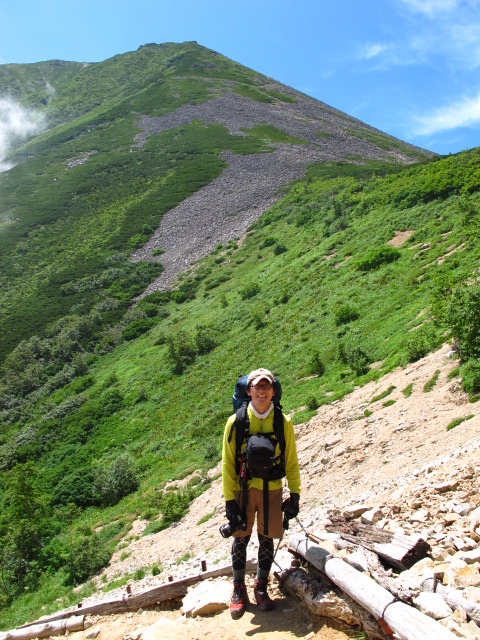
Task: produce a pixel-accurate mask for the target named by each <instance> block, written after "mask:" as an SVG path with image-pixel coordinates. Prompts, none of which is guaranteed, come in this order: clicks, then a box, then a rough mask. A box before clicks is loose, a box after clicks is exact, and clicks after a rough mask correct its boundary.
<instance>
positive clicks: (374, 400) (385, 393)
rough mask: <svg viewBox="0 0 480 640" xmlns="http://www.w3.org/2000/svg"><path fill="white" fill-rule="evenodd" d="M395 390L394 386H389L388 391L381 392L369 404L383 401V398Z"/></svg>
mask: <svg viewBox="0 0 480 640" xmlns="http://www.w3.org/2000/svg"><path fill="white" fill-rule="evenodd" d="M395 389H396V387H395V385H390V386H389V387H388V389H385V391H382V392H381V393H379V394H378V395H376V396H374V397H373V398H372V399H371V400H370V404H373V403H374V402H378V401H379V400H383V398H386V397H387V396H389V395H390V394H391V393H392V391H394V390H395Z"/></svg>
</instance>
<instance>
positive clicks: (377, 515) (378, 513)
mask: <svg viewBox="0 0 480 640" xmlns="http://www.w3.org/2000/svg"><path fill="white" fill-rule="evenodd" d="M382 518H383V512H382V510H381V509H378V508H377V509H369V510H368V511H365V512H364V513H362V517H361V521H362V522H363V524H376V523H377V522H378V521H379V520H381V519H382Z"/></svg>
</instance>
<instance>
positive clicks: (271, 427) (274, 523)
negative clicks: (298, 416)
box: [221, 369, 300, 619]
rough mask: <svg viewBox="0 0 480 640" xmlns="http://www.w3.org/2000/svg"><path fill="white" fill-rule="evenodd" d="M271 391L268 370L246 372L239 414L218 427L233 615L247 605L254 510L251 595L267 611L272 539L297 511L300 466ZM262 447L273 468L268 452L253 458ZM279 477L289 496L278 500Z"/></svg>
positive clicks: (279, 535)
mask: <svg viewBox="0 0 480 640" xmlns="http://www.w3.org/2000/svg"><path fill="white" fill-rule="evenodd" d="M276 391H277V395H278V396H280V395H281V388H280V386H279V383H278V381H277V380H276V379H275V378H274V376H273V374H272V373H271V372H270V371H268V369H256V370H255V371H252V372H251V373H250V375H249V376H248V378H247V380H246V394H247V396H248V397H246V399H245V403H244V404H243V405H242V407H243V418H242V417H239V415H240V416H242V414H241V412H242V409H239V410H238V411H237V412H236V413H235V414H233V415H232V416H230V418H229V419H228V421H227V424H226V427H225V432H224V438H223V450H222V488H223V496H224V499H225V503H226V506H225V511H226V516H227V520H228V524H227V525H224V526H223V527H221V533H222V535H223V536H224V537H227V536H229V535H233V536H234V538H233V544H232V569H233V594H232V598H231V602H230V613H231V615H232V618H234V619H237V618H240V617H241V616H242V615H243V614H244V612H245V609H246V607H247V605H248V604H249V598H248V594H247V590H246V586H245V567H246V561H247V545H248V543H249V541H250V536H251V534H252V528H253V524H254V521H255V515H256V517H257V533H258V540H259V548H258V565H257V576H256V579H255V583H254V589H253V594H254V597H255V601H256V603H257V606H258V608H259V609H260V610H261V611H268V610H270V609H272V608H273V601H272V600H271V598H270V596H269V594H268V591H267V586H268V577H269V574H270V569H271V567H272V564H273V560H274V542H273V539H274V538H282V537H283V530H284V523H283V521H284V517H285V519H286V520H285V522H286V528H288V520H289V519H291V518H295V517H296V516H297V515H298V511H299V500H300V470H299V465H298V458H297V449H296V445H295V434H294V431H293V424H292V422H291V420H290V419H288V418H287V417H285V416H284V415H283V413H282V411H281V408H280V406H279V402H275V403H274V399H275V393H276ZM278 401H279V398H278ZM275 405H277V406H275ZM242 419H243V421H244V422H245V424H246V425H247V429H246V431H245V433H244V432H243V431H242V429H244V425H242V424H241V423H240V421H241V420H242ZM237 436H238V438H237ZM242 438H243V439H242ZM239 439H240V442H239ZM265 446H266V447H267V448H268V447H270V450H269V451H270V453H272V452H273V455H274V464H273V468H272V458H271V457H269V460H270V462H269V463H268V464H265V456H264V457H263V458H262V459H261V460H260V462H259V461H258V460H257V458H255V448H257V450H258V447H259V448H260V449H261V450H262V451H263V449H264V447H265ZM238 449H240V451H239V450H238ZM282 449H283V451H282ZM260 458H261V455H260ZM245 461H246V465H245V464H244V463H245ZM245 466H246V470H245ZM266 467H268V468H267V469H266ZM265 469H266V470H265ZM262 476H263V478H262ZM266 476H267V480H265V477H266ZM283 477H286V479H287V483H288V489H289V491H290V496H289V497H288V498H286V499H285V500H283V502H282V478H283ZM268 478H273V479H268ZM222 529H224V531H222Z"/></svg>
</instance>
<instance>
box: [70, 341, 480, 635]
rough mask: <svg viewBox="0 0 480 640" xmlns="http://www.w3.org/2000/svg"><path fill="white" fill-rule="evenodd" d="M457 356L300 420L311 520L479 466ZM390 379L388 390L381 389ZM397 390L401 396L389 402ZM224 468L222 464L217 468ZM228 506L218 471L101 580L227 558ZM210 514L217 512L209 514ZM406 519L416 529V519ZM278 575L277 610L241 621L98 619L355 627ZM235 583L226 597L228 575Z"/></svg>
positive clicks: (392, 498) (382, 501) (306, 513)
mask: <svg viewBox="0 0 480 640" xmlns="http://www.w3.org/2000/svg"><path fill="white" fill-rule="evenodd" d="M457 365H458V360H456V359H455V354H453V353H452V351H451V348H450V347H449V346H448V345H445V346H444V347H443V348H442V349H440V350H439V351H437V352H436V353H433V354H430V355H429V356H427V357H426V358H424V359H423V360H421V361H419V362H417V363H414V364H411V365H409V366H407V367H406V368H405V369H401V368H399V369H397V370H395V371H394V372H392V373H390V374H387V375H386V376H384V377H383V378H382V379H381V380H380V381H379V382H377V383H375V382H370V383H369V384H367V385H365V386H364V387H362V388H357V389H356V390H355V391H354V392H353V393H352V394H350V395H349V396H347V397H345V398H344V399H343V400H341V401H338V402H335V403H332V404H330V405H327V406H324V407H322V408H321V409H320V410H319V412H318V415H317V416H315V417H314V418H313V419H312V420H310V422H308V423H305V424H301V425H298V426H297V427H296V428H295V429H296V437H297V446H298V452H299V459H300V464H301V472H302V497H301V512H300V520H301V523H302V525H303V526H304V527H305V528H306V529H307V530H309V531H314V530H315V528H316V527H318V526H319V525H320V523H321V522H322V520H325V519H326V517H327V514H328V513H331V511H332V509H339V510H341V509H342V508H344V507H346V506H347V505H349V504H350V505H351V504H355V503H357V502H361V503H363V504H371V505H372V506H382V507H383V508H384V509H385V510H386V511H388V508H389V505H390V506H391V505H393V504H395V505H396V509H397V511H398V507H399V505H400V508H402V505H404V508H405V509H407V504H408V503H409V501H410V499H411V496H412V495H414V494H415V492H416V491H417V490H418V488H419V487H422V486H429V485H433V484H435V483H438V482H441V481H442V480H445V479H450V478H456V477H462V474H464V472H465V469H467V468H468V467H469V466H470V467H471V466H474V467H477V466H478V459H479V451H478V450H479V447H480V440H479V438H478V429H479V426H480V412H479V408H478V407H477V405H476V404H471V403H469V402H468V397H467V396H466V394H465V393H464V392H463V391H462V389H461V385H460V381H459V379H458V378H456V377H455V376H453V377H450V376H449V373H450V372H451V371H452V369H454V368H455V367H456V366H457ZM437 370H439V371H440V374H439V376H438V380H437V382H436V384H435V386H434V387H433V389H432V390H431V391H429V392H426V391H424V385H425V383H426V382H427V381H428V380H430V379H431V378H432V376H433V375H434V373H435V372H436V371H437ZM410 384H411V385H412V387H411V395H410V396H409V397H405V395H408V393H407V392H406V391H405V392H404V393H402V390H405V389H406V388H407V386H408V385H410ZM389 389H391V390H390V392H389V394H388V395H386V396H384V397H383V398H380V399H377V400H376V399H375V398H377V397H378V396H379V395H381V394H382V392H385V391H387V390H389ZM392 400H394V401H395V402H394V403H391V402H389V401H392ZM366 409H367V410H368V411H367V415H365V410H366ZM368 412H371V415H369V413H368ZM472 414H473V417H472V418H470V419H468V420H465V421H464V422H462V423H461V424H460V425H459V426H457V427H455V428H454V429H452V430H450V431H447V430H446V427H447V424H448V423H450V422H451V421H452V420H453V419H454V418H458V417H463V418H465V417H467V416H469V415H472ZM218 472H219V468H218V467H217V469H216V470H213V471H212V477H214V476H215V474H218ZM223 511H224V508H223V499H222V494H221V485H220V479H219V478H217V479H215V480H214V481H213V483H212V486H211V488H209V489H208V490H207V491H206V492H205V493H204V494H202V495H201V496H200V497H199V498H198V499H197V500H196V501H195V502H194V503H193V504H192V506H191V509H190V511H189V513H188V514H187V516H185V518H183V520H182V521H181V522H179V523H177V524H176V525H174V526H172V527H170V528H169V529H167V530H165V531H163V532H161V533H158V534H155V535H148V536H141V535H140V534H141V531H142V530H143V529H144V527H145V525H146V523H145V522H141V521H136V522H135V523H134V525H133V528H132V531H131V533H130V535H129V536H128V538H127V539H126V540H125V544H127V545H128V546H126V547H125V544H124V545H123V548H122V549H121V550H119V551H118V552H116V553H115V554H114V556H113V558H112V561H111V563H110V565H109V567H107V568H106V569H105V571H104V572H103V574H102V575H100V576H99V577H98V579H97V584H98V587H99V588H101V587H102V585H104V584H105V582H107V583H108V582H110V581H111V580H112V579H113V578H115V577H118V576H121V575H125V574H132V573H133V571H135V569H138V568H141V567H149V566H151V565H152V564H153V563H157V564H158V565H161V566H162V568H163V571H162V572H161V573H160V574H159V575H157V576H155V577H153V576H151V575H150V576H148V577H146V578H144V579H143V580H141V581H139V582H135V583H132V585H131V588H132V591H134V592H135V591H137V590H138V591H141V590H144V589H146V588H148V587H149V586H154V585H158V584H160V583H162V582H164V581H166V580H167V578H168V576H171V577H172V578H173V579H178V578H181V577H184V576H187V575H192V574H195V573H198V572H199V568H200V563H201V561H202V560H205V561H206V562H207V568H212V567H214V566H215V564H216V563H221V564H223V563H228V560H229V552H230V540H224V539H223V538H221V536H220V535H219V533H218V528H219V526H220V525H221V524H223V522H224V513H223ZM206 516H210V517H209V518H208V519H207V520H206V521H205V522H203V523H200V521H201V519H202V518H204V517H206ZM291 525H292V526H291V531H294V532H300V531H301V529H300V525H299V524H297V523H295V524H294V523H293V522H292V523H291ZM404 529H405V531H406V532H408V524H405V525H404ZM288 533H289V532H287V535H288ZM284 547H285V544H284V541H282V543H281V545H280V549H279V552H278V555H277V558H276V559H277V560H278V562H279V563H280V564H281V565H282V566H288V563H289V557H290V556H289V554H288V553H287V552H286V550H285V548H284ZM256 550H257V547H256V544H255V536H252V541H251V542H250V545H249V557H251V558H255V557H256ZM182 558H183V560H181V559H182ZM274 568H275V567H274ZM223 580H225V579H223ZM272 584H273V592H272V597H274V599H275V600H276V603H277V607H276V610H275V612H265V613H261V612H257V611H256V610H255V609H256V608H255V606H254V605H252V606H251V610H250V611H248V612H247V613H246V614H245V616H244V617H243V618H242V619H241V620H239V621H233V620H231V618H230V615H229V612H228V610H224V611H222V612H221V613H217V614H215V615H210V616H205V617H201V618H185V617H182V615H181V614H182V612H181V610H176V611H170V612H164V611H148V612H140V613H135V614H125V615H117V616H114V617H112V618H111V619H110V618H100V619H99V620H98V621H96V624H97V625H98V626H100V627H101V631H100V634H101V635H100V638H106V639H108V640H117V639H123V638H125V637H129V638H131V640H135V638H137V637H139V635H138V634H137V636H135V633H134V632H135V631H136V630H137V631H138V630H139V629H142V634H141V635H142V638H143V640H147V637H148V634H149V633H150V631H151V632H152V634H154V635H155V636H156V637H158V638H160V637H161V638H170V637H171V638H173V637H174V634H175V637H176V635H178V634H179V633H181V634H182V636H183V637H184V638H185V640H189V639H190V638H191V639H193V638H199V639H200V638H208V637H210V636H211V637H221V638H240V637H242V638H243V637H245V636H253V635H254V636H255V637H256V638H258V639H259V640H263V638H265V639H266V638H267V637H268V638H294V637H295V638H307V637H308V638H325V639H329V640H337V638H338V639H340V638H346V637H348V636H347V635H345V633H343V632H342V631H340V630H338V629H336V628H335V623H332V622H331V621H329V622H328V624H326V621H324V620H319V619H316V620H314V619H312V618H311V617H310V615H309V614H307V613H306V612H305V609H304V608H302V606H301V604H300V603H297V602H293V601H292V599H291V598H287V597H286V596H284V595H282V594H281V593H280V592H279V591H278V587H277V586H276V583H275V580H273V581H272ZM226 591H227V593H226V594H225V600H226V601H227V600H228V598H229V595H230V588H229V585H228V584H227V585H226ZM124 594H125V587H124V588H123V589H120V590H117V595H119V596H121V595H124ZM114 596H115V593H114V592H109V593H108V594H103V596H102V595H101V593H100V592H99V593H98V594H97V596H96V599H99V598H107V599H112V598H113V597H114ZM94 599H95V598H90V599H89V601H92V600H94ZM85 602H87V601H85ZM84 604H85V603H84ZM166 619H167V620H168V621H165V620H166ZM154 624H157V625H158V626H157V627H156V630H155V627H150V626H149V625H154ZM146 627H149V629H150V631H147V629H146ZM87 634H88V631H84V632H79V633H75V634H72V635H73V636H75V640H83V638H85V637H86V635H87ZM132 634H133V635H132ZM168 634H170V635H168ZM152 637H153V636H152Z"/></svg>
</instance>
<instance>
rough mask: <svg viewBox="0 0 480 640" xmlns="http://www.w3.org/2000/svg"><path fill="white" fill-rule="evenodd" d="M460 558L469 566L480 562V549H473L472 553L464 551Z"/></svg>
mask: <svg viewBox="0 0 480 640" xmlns="http://www.w3.org/2000/svg"><path fill="white" fill-rule="evenodd" d="M460 557H461V559H462V560H464V561H465V562H466V563H467V564H473V563H474V562H480V547H477V548H476V549H472V550H471V551H464V552H463V553H462V555H461V556H460Z"/></svg>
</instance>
